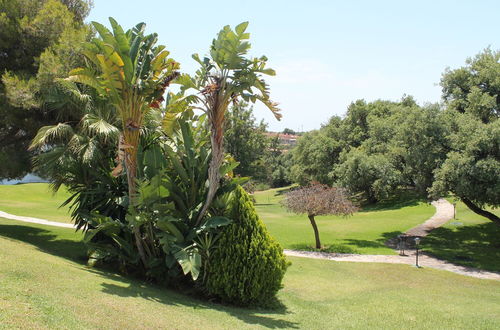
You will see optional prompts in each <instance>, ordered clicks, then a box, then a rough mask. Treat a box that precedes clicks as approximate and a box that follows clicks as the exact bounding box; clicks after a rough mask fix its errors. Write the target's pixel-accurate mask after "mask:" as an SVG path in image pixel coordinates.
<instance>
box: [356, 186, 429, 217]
mask: <svg viewBox="0 0 500 330" xmlns="http://www.w3.org/2000/svg"><path fill="white" fill-rule="evenodd" d="M428 202H429V200H427V199H426V198H424V197H422V196H421V195H419V194H418V193H417V192H416V191H414V190H411V189H400V190H398V191H397V192H396V193H394V194H393V195H392V196H390V197H389V198H387V199H384V200H381V201H378V202H377V203H375V204H364V205H362V209H361V210H360V211H359V212H372V211H385V210H398V209H401V208H403V207H408V206H417V205H418V204H419V203H428Z"/></svg>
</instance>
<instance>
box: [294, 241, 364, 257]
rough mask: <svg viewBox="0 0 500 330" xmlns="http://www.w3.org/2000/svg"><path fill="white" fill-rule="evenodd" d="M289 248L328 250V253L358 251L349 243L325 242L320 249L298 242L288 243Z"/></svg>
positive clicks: (313, 250)
mask: <svg viewBox="0 0 500 330" xmlns="http://www.w3.org/2000/svg"><path fill="white" fill-rule="evenodd" d="M290 249H292V250H298V251H312V252H328V253H349V254H357V253H359V251H358V250H356V249H355V248H353V247H351V246H349V245H345V244H334V243H332V244H325V245H324V246H323V248H321V249H317V248H315V247H314V246H312V245H311V244H308V243H300V244H293V245H290Z"/></svg>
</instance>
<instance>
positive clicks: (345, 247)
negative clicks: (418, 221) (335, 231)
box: [290, 231, 402, 254]
mask: <svg viewBox="0 0 500 330" xmlns="http://www.w3.org/2000/svg"><path fill="white" fill-rule="evenodd" d="M399 234H402V232H401V231H391V232H386V233H382V235H381V236H382V237H381V238H378V239H376V240H364V239H354V238H346V239H343V240H342V242H343V244H342V243H341V244H325V246H324V247H323V248H322V249H316V248H315V247H314V246H313V245H312V244H311V243H301V244H293V245H291V246H290V249H292V250H301V251H315V252H329V253H351V254H359V253H361V252H360V250H359V249H360V248H361V249H363V248H374V249H378V248H391V249H396V248H397V240H398V239H397V236H398V235H399Z"/></svg>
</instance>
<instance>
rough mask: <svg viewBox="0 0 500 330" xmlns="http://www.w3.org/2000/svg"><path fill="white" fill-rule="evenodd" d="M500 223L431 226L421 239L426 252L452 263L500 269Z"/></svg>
mask: <svg viewBox="0 0 500 330" xmlns="http://www.w3.org/2000/svg"><path fill="white" fill-rule="evenodd" d="M499 237H500V226H498V225H496V224H494V223H493V222H489V223H483V224H479V225H471V226H463V225H459V226H457V227H455V228H449V227H440V228H436V229H434V230H433V231H432V232H431V233H430V234H429V235H428V236H426V237H425V238H423V239H422V248H423V250H424V251H425V252H427V253H429V254H431V255H433V256H435V257H437V258H439V259H443V260H446V261H449V262H452V263H454V264H459V265H463V266H467V267H474V268H479V269H484V270H491V271H497V272H498V271H500V263H499V260H500V241H499V239H498V238H499Z"/></svg>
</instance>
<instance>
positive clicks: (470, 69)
mask: <svg viewBox="0 0 500 330" xmlns="http://www.w3.org/2000/svg"><path fill="white" fill-rule="evenodd" d="M465 63H466V65H465V66H464V67H461V68H458V69H455V70H451V69H447V70H446V71H445V72H444V74H443V76H442V78H441V87H442V89H443V99H444V101H445V103H446V106H447V107H448V109H452V110H454V111H457V112H459V113H469V114H471V115H473V116H474V117H476V118H478V119H480V120H481V121H482V122H483V123H489V122H492V121H496V120H497V119H498V117H499V116H500V108H499V104H500V80H499V79H498V77H499V76H500V50H497V51H492V50H491V49H490V48H487V49H485V50H484V51H483V52H481V53H479V54H477V55H476V56H475V57H473V58H468V59H467V60H466V62H465Z"/></svg>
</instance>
